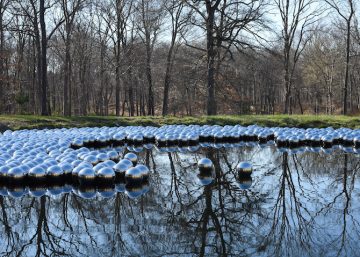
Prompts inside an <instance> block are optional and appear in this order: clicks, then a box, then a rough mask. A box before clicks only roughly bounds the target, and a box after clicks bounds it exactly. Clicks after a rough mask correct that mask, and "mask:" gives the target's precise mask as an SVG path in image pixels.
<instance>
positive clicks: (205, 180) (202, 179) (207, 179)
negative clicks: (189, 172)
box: [198, 174, 214, 186]
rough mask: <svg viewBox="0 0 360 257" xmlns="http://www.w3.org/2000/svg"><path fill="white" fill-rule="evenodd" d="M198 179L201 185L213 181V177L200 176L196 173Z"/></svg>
mask: <svg viewBox="0 0 360 257" xmlns="http://www.w3.org/2000/svg"><path fill="white" fill-rule="evenodd" d="M198 179H199V182H200V184H201V185H203V186H207V185H210V184H211V183H212V182H213V181H214V178H213V177H207V176H201V175H200V174H199V175H198Z"/></svg>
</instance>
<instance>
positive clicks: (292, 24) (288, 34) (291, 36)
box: [275, 0, 319, 114]
mask: <svg viewBox="0 0 360 257" xmlns="http://www.w3.org/2000/svg"><path fill="white" fill-rule="evenodd" d="M275 4H276V6H277V9H278V11H279V13H280V16H281V21H282V33H281V39H282V41H283V57H282V58H283V65H284V86H285V104H284V111H283V113H285V114H290V113H291V112H292V110H291V106H292V102H291V101H292V87H293V79H294V73H295V69H296V65H297V63H298V61H299V58H300V56H301V54H302V52H303V50H304V48H305V46H306V44H307V43H308V42H309V40H310V36H311V34H310V33H308V32H309V30H310V29H311V26H312V25H313V24H314V23H315V22H316V21H317V20H318V18H319V11H318V10H316V9H314V8H316V6H315V4H316V0H294V1H290V0H275Z"/></svg>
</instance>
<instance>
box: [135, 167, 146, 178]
mask: <svg viewBox="0 0 360 257" xmlns="http://www.w3.org/2000/svg"><path fill="white" fill-rule="evenodd" d="M135 168H138V169H140V172H141V176H142V178H143V179H148V178H149V173H150V171H149V168H148V167H146V166H145V165H143V164H138V165H136V166H135Z"/></svg>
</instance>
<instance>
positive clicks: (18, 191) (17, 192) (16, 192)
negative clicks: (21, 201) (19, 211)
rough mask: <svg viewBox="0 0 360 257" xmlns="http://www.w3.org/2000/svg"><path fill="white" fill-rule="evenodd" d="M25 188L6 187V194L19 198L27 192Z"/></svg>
mask: <svg viewBox="0 0 360 257" xmlns="http://www.w3.org/2000/svg"><path fill="white" fill-rule="evenodd" d="M27 192H28V191H27V189H26V188H25V187H22V186H19V187H12V188H8V195H9V196H11V197H14V198H20V197H23V196H24V195H26V194H27Z"/></svg>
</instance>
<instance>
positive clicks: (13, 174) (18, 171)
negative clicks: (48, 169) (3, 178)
mask: <svg viewBox="0 0 360 257" xmlns="http://www.w3.org/2000/svg"><path fill="white" fill-rule="evenodd" d="M24 176H25V173H24V170H23V169H22V168H20V167H13V168H11V169H9V171H8V177H9V178H11V179H22V178H24Z"/></svg>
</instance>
